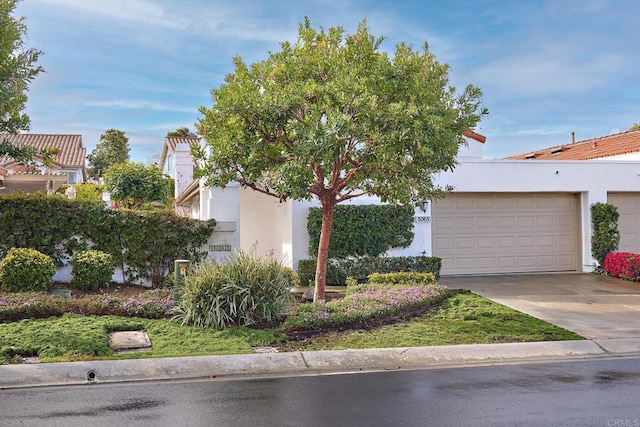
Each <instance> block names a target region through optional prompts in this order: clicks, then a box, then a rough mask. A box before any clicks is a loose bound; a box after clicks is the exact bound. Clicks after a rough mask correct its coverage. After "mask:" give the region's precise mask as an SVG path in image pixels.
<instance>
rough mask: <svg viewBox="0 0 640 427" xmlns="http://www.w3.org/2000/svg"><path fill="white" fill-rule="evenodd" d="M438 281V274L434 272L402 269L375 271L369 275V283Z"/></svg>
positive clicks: (431, 282) (428, 282) (430, 283)
mask: <svg viewBox="0 0 640 427" xmlns="http://www.w3.org/2000/svg"><path fill="white" fill-rule="evenodd" d="M436 282H437V281H436V276H435V275H434V274H433V273H414V272H408V271H400V272H397V273H373V274H370V275H369V283H375V284H382V285H409V284H419V285H432V284H434V283H436Z"/></svg>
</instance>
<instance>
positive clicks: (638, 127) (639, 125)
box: [627, 123, 640, 132]
mask: <svg viewBox="0 0 640 427" xmlns="http://www.w3.org/2000/svg"><path fill="white" fill-rule="evenodd" d="M633 130H640V123H634V124H632V125H631V127H630V128H629V129H627V132H631V131H633Z"/></svg>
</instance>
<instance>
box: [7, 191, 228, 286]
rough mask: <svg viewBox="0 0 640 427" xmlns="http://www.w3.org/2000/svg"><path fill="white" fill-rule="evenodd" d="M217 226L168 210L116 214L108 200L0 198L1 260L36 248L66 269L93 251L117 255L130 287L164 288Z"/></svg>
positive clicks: (42, 196)
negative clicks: (141, 282) (145, 283)
mask: <svg viewBox="0 0 640 427" xmlns="http://www.w3.org/2000/svg"><path fill="white" fill-rule="evenodd" d="M214 227H215V221H214V220H210V221H198V220H193V219H190V218H182V217H178V216H177V215H175V214H174V213H173V212H171V211H168V210H166V211H156V212H138V211H128V210H111V209H105V206H104V203H102V202H94V201H75V200H67V199H66V198H64V197H62V196H59V195H53V196H47V195H45V194H41V193H33V194H24V193H13V194H9V195H6V196H2V197H0V257H3V256H4V255H5V254H6V253H7V251H8V250H9V249H10V248H12V247H19V248H33V249H36V250H38V251H40V252H42V253H44V254H46V255H49V256H50V257H51V258H53V260H54V262H55V263H56V264H57V265H59V266H60V265H62V263H63V260H64V259H68V258H70V257H72V256H73V254H75V253H76V252H79V251H82V250H86V249H89V248H91V249H95V250H100V251H102V252H106V253H108V254H111V255H112V256H113V258H114V262H115V264H116V265H118V266H120V267H122V268H123V270H124V273H125V277H124V279H125V281H126V282H129V283H131V282H135V281H137V280H138V279H142V278H146V279H149V280H150V281H151V283H152V284H153V285H154V286H160V285H162V282H163V279H164V277H165V276H166V274H167V272H168V271H170V270H171V268H172V266H173V261H174V260H175V259H180V258H188V259H191V260H193V261H196V262H197V261H198V260H200V259H201V258H202V257H203V256H204V255H205V253H203V252H200V248H201V247H202V246H203V245H204V244H205V243H206V242H207V240H208V238H209V237H210V236H211V233H213V229H214Z"/></svg>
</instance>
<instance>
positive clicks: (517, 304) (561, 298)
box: [439, 273, 640, 339]
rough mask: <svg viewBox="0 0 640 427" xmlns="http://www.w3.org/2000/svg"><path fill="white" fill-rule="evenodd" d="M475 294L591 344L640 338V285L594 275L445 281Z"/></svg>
mask: <svg viewBox="0 0 640 427" xmlns="http://www.w3.org/2000/svg"><path fill="white" fill-rule="evenodd" d="M439 283H441V284H442V285H446V286H448V287H450V288H459V289H469V290H470V291H472V292H473V293H476V294H478V295H482V296H484V297H486V298H489V299H492V300H494V301H497V302H499V303H501V304H504V305H506V306H509V307H511V308H514V309H516V310H519V311H522V312H524V313H527V314H530V315H532V316H535V317H537V318H539V319H543V320H546V321H547V322H549V323H553V324H555V325H558V326H561V327H563V328H565V329H568V330H570V331H573V332H576V333H577V334H580V335H582V336H583V337H584V338H587V339H604V338H640V284H638V283H633V282H627V281H624V280H620V279H613V278H611V277H604V276H600V275H597V274H593V273H557V274H507V275H492V276H445V277H441V278H440V280H439Z"/></svg>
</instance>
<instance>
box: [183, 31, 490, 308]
mask: <svg viewBox="0 0 640 427" xmlns="http://www.w3.org/2000/svg"><path fill="white" fill-rule="evenodd" d="M382 41H383V39H382V38H378V37H374V36H373V35H371V34H370V32H369V29H368V28H367V26H366V22H365V21H363V22H362V23H361V24H360V25H359V26H358V29H357V30H356V32H355V33H354V34H352V35H347V34H345V32H344V30H343V29H342V28H341V27H334V28H330V29H329V30H328V31H325V30H319V31H318V30H315V29H313V28H312V27H311V24H310V23H309V20H305V22H304V24H302V25H300V27H299V32H298V39H297V41H296V43H295V44H293V45H291V44H290V43H288V42H284V43H282V44H281V50H280V51H279V52H275V53H271V54H270V55H269V57H268V58H267V59H265V60H263V61H259V62H256V63H254V64H252V65H251V66H247V65H246V64H245V63H244V62H243V61H242V59H241V58H240V57H236V58H234V61H233V62H234V65H235V71H234V72H233V73H232V74H229V75H227V76H226V78H225V83H223V84H222V85H221V86H220V87H219V88H217V89H214V90H213V91H212V98H213V106H212V107H211V108H204V107H203V108H201V110H200V112H201V114H202V115H203V117H202V118H201V119H200V121H199V123H198V124H197V126H196V127H197V130H198V133H199V134H200V135H202V136H203V137H204V138H205V140H206V144H207V145H208V146H209V147H210V151H211V155H206V150H202V151H201V152H199V153H196V154H197V157H198V158H199V160H201V162H202V163H201V164H202V167H201V169H200V170H199V174H200V175H201V176H207V177H208V183H209V184H213V185H219V186H224V185H226V184H228V183H229V182H232V181H235V182H237V183H239V184H240V185H242V186H245V187H249V188H252V189H254V190H256V191H259V192H261V193H264V194H268V195H271V196H274V197H277V198H280V199H281V200H286V199H288V198H292V199H309V198H311V197H316V198H318V200H319V201H320V204H321V207H322V229H321V234H320V241H319V244H318V264H317V265H318V267H317V269H316V291H315V296H314V299H316V300H318V299H324V283H325V273H326V263H327V253H328V248H329V239H330V236H331V225H332V222H333V208H334V206H335V205H336V204H337V203H340V202H344V201H346V200H349V199H352V198H354V197H358V196H362V195H365V194H372V195H377V196H379V197H380V198H381V199H382V200H383V201H388V202H394V203H398V204H413V203H417V202H418V201H419V200H421V199H430V198H435V197H438V196H440V195H442V194H443V191H444V189H442V188H437V187H436V186H435V183H434V181H433V177H434V174H435V173H437V172H439V171H442V170H451V169H453V168H454V166H455V164H456V160H455V158H456V155H457V153H458V148H459V146H460V145H461V144H463V143H464V139H463V136H462V132H463V131H464V130H467V129H472V128H473V127H474V126H475V125H476V124H477V123H478V121H479V120H480V118H481V115H482V114H483V113H484V109H483V108H482V105H481V97H482V94H481V91H480V89H478V88H476V87H473V86H467V87H466V88H465V89H464V90H463V91H462V92H460V93H457V92H456V89H455V88H454V87H452V86H450V85H449V79H448V70H449V67H448V66H447V65H446V64H441V63H439V62H437V61H436V59H435V57H434V55H433V54H432V53H431V52H429V48H428V45H427V44H426V43H425V45H424V48H423V49H422V50H421V51H416V50H414V49H413V48H411V47H410V46H408V45H406V44H403V43H401V44H398V45H397V46H396V48H395V52H394V54H393V55H390V54H388V53H386V52H383V51H381V50H380V45H381V43H382Z"/></svg>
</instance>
